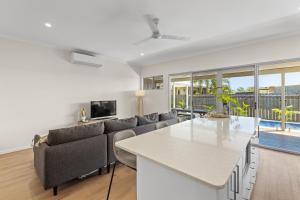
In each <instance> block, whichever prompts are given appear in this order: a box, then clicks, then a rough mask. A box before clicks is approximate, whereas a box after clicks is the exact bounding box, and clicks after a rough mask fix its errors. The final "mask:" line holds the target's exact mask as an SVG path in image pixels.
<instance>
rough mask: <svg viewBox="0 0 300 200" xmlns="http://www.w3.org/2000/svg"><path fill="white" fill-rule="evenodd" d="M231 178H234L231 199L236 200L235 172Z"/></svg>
mask: <svg viewBox="0 0 300 200" xmlns="http://www.w3.org/2000/svg"><path fill="white" fill-rule="evenodd" d="M233 176H234V179H233V189H234V192H233V199H234V200H236V172H235V171H234V172H233Z"/></svg>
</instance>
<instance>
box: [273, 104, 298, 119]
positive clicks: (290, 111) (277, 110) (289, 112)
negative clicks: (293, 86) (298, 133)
mask: <svg viewBox="0 0 300 200" xmlns="http://www.w3.org/2000/svg"><path fill="white" fill-rule="evenodd" d="M272 111H273V112H275V113H278V118H279V119H282V113H283V111H282V109H280V108H274V109H272ZM293 114H300V111H295V110H293V105H289V106H286V107H285V121H286V122H287V121H289V120H291V119H292V115H293Z"/></svg>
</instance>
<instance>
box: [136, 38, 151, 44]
mask: <svg viewBox="0 0 300 200" xmlns="http://www.w3.org/2000/svg"><path fill="white" fill-rule="evenodd" d="M151 39H152V37H147V38H145V39H143V40H140V41H137V42H135V43H133V44H134V45H139V44H142V43H144V42H147V41H148V40H151Z"/></svg>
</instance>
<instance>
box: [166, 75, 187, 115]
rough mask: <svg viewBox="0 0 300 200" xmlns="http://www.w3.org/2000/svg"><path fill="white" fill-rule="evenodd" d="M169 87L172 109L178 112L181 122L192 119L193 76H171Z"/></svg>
mask: <svg viewBox="0 0 300 200" xmlns="http://www.w3.org/2000/svg"><path fill="white" fill-rule="evenodd" d="M169 86H170V87H169V105H170V108H171V109H172V110H176V111H177V114H178V117H179V119H180V120H181V121H184V120H188V119H191V113H192V112H191V102H192V97H191V91H192V75H191V74H179V75H170V76H169Z"/></svg>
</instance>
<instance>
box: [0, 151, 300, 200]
mask: <svg viewBox="0 0 300 200" xmlns="http://www.w3.org/2000/svg"><path fill="white" fill-rule="evenodd" d="M109 180H110V174H104V175H101V176H99V175H93V176H91V177H88V178H85V179H83V180H74V181H71V182H69V183H67V184H64V185H63V186H61V187H59V189H58V195H57V196H55V197H54V196H53V195H52V190H51V189H50V190H46V191H45V190H44V189H43V187H42V185H41V183H40V181H39V179H38V177H37V175H36V173H35V171H34V167H33V153H32V150H24V151H19V152H15V153H10V154H5V155H0V197H1V198H0V199H5V200H17V199H28V200H29V199H30V200H31V199H33V200H48V199H49V200H50V199H51V200H56V199H57V200H58V199H63V200H69V199H70V200H71V199H72V200H77V199H78V200H79V199H84V200H96V199H97V200H99V199H105V198H106V193H107V190H108V185H109ZM135 180H136V175H135V171H133V170H131V169H129V168H127V167H124V166H119V167H118V168H117V169H116V175H115V178H114V182H113V185H112V190H111V198H110V199H111V200H132V199H133V200H134V199H136V192H135V191H136V181H135ZM299 194H300V156H297V155H292V154H286V153H280V152H276V151H271V150H266V149H260V165H259V170H258V175H257V183H256V185H255V187H254V191H253V194H252V200H298V199H299Z"/></svg>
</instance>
